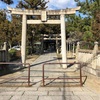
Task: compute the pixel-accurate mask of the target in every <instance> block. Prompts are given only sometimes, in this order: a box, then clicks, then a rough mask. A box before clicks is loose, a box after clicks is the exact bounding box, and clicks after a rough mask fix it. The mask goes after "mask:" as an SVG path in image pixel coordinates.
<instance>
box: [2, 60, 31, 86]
mask: <svg viewBox="0 0 100 100" xmlns="http://www.w3.org/2000/svg"><path fill="white" fill-rule="evenodd" d="M1 64H2V65H8V64H16V65H28V78H27V80H28V86H30V64H29V63H21V62H20V63H17V62H0V65H1ZM2 79H3V78H2Z"/></svg>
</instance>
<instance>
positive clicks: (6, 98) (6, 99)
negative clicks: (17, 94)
mask: <svg viewBox="0 0 100 100" xmlns="http://www.w3.org/2000/svg"><path fill="white" fill-rule="evenodd" d="M10 98H11V96H0V100H10Z"/></svg>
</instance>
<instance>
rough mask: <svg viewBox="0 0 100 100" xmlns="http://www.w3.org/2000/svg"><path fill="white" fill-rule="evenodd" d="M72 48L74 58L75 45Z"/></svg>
mask: <svg viewBox="0 0 100 100" xmlns="http://www.w3.org/2000/svg"><path fill="white" fill-rule="evenodd" d="M72 47H73V56H74V53H75V51H74V50H75V43H73V46H72Z"/></svg>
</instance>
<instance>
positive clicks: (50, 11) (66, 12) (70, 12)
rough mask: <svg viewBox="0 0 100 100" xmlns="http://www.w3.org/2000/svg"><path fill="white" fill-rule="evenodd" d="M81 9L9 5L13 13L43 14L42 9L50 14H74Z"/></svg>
mask: <svg viewBox="0 0 100 100" xmlns="http://www.w3.org/2000/svg"><path fill="white" fill-rule="evenodd" d="M79 9H80V6H79V7H76V8H68V9H62V10H29V9H25V10H23V9H18V8H11V7H8V10H9V11H11V13H12V14H20V15H23V14H26V15H41V12H42V11H45V12H46V13H47V14H48V15H61V14H65V15H66V14H73V13H75V12H76V11H77V10H79Z"/></svg>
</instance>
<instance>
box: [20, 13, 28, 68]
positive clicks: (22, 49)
mask: <svg viewBox="0 0 100 100" xmlns="http://www.w3.org/2000/svg"><path fill="white" fill-rule="evenodd" d="M26 21H27V16H26V15H25V14H23V16H22V41H21V57H22V63H26V31H27V30H26V27H27V23H26ZM23 66H24V64H23Z"/></svg>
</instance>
